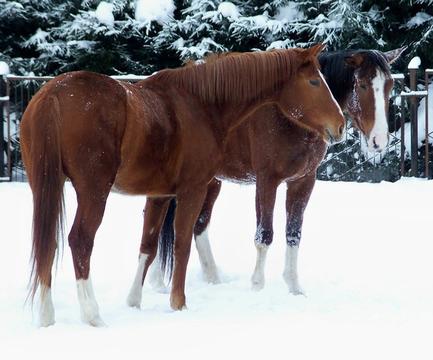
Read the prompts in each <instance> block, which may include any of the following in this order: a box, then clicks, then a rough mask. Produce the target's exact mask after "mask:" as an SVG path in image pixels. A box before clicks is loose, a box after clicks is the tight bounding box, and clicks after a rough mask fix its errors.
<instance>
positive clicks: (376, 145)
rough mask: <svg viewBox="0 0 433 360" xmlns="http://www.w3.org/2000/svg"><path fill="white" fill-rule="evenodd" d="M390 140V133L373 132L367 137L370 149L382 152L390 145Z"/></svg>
mask: <svg viewBox="0 0 433 360" xmlns="http://www.w3.org/2000/svg"><path fill="white" fill-rule="evenodd" d="M388 141H389V135H388V133H386V134H371V135H370V136H369V137H368V139H367V146H368V151H370V152H377V153H381V152H382V151H383V150H384V149H385V148H386V147H387V146H388Z"/></svg>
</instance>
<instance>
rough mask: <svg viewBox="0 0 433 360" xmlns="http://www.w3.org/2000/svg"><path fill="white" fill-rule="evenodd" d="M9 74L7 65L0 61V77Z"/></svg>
mask: <svg viewBox="0 0 433 360" xmlns="http://www.w3.org/2000/svg"><path fill="white" fill-rule="evenodd" d="M9 72H10V70H9V65H8V64H7V63H5V62H4V61H0V75H7V74H9Z"/></svg>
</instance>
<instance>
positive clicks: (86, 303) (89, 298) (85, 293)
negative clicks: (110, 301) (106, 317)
mask: <svg viewBox="0 0 433 360" xmlns="http://www.w3.org/2000/svg"><path fill="white" fill-rule="evenodd" d="M77 293H78V301H79V303H80V309H81V319H82V320H83V321H84V322H85V323H88V324H89V325H92V326H96V327H99V326H105V324H104V322H103V321H102V319H101V317H100V316H99V307H98V303H97V302H96V299H95V294H94V292H93V286H92V281H91V279H90V277H89V278H88V279H87V280H84V279H80V280H77Z"/></svg>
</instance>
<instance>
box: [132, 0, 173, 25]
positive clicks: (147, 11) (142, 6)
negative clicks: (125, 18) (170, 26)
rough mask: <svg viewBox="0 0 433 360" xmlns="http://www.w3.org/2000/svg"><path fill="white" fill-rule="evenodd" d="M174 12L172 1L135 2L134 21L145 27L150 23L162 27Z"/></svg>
mask: <svg viewBox="0 0 433 360" xmlns="http://www.w3.org/2000/svg"><path fill="white" fill-rule="evenodd" d="M174 10H175V6H174V3H173V1H172V0H137V3H136V5H135V19H136V20H137V21H140V22H142V23H144V24H146V25H149V24H150V23H151V22H152V21H156V22H157V23H159V24H161V25H162V24H164V23H165V22H167V21H169V20H170V19H171V18H172V17H173V12H174Z"/></svg>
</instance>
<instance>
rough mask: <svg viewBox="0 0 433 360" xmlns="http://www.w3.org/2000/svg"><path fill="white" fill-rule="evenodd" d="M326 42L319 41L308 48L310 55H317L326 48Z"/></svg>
mask: <svg viewBox="0 0 433 360" xmlns="http://www.w3.org/2000/svg"><path fill="white" fill-rule="evenodd" d="M325 48H326V44H322V43H318V44H316V45H313V46H312V47H310V48H309V49H308V55H309V56H311V57H317V56H318V55H319V54H320V53H321V52H322V51H323V50H325Z"/></svg>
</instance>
